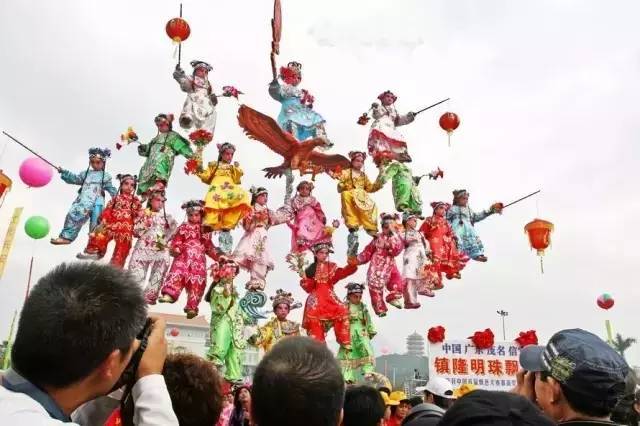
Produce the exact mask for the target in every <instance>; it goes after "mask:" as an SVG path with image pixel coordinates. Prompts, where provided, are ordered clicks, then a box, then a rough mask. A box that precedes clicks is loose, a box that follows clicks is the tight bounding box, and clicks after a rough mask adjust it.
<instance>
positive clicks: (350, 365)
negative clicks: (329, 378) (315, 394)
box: [338, 283, 376, 383]
mask: <svg viewBox="0 0 640 426" xmlns="http://www.w3.org/2000/svg"><path fill="white" fill-rule="evenodd" d="M363 291H364V285H363V284H360V283H349V284H348V285H347V298H349V296H351V295H352V294H359V295H360V298H358V301H357V303H353V302H351V301H348V302H347V304H346V305H347V308H348V309H349V328H350V332H351V351H347V350H345V349H344V348H343V347H341V348H340V349H339V350H338V360H339V361H340V366H341V367H342V375H343V377H344V380H345V382H347V383H355V382H356V381H357V379H358V377H357V375H358V373H359V372H361V373H362V374H364V375H369V374H370V373H372V372H373V371H374V370H375V362H376V361H375V355H374V353H373V347H372V346H371V339H373V337H374V336H375V335H376V329H375V327H374V325H373V322H372V321H371V315H369V309H368V308H367V305H365V304H364V303H362V301H361V300H360V299H361V297H362V293H363Z"/></svg>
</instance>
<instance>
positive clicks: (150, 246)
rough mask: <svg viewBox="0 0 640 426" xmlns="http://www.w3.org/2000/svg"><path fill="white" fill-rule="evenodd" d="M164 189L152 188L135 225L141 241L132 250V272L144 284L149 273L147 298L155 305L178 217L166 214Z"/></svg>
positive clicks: (136, 233) (168, 262)
mask: <svg viewBox="0 0 640 426" xmlns="http://www.w3.org/2000/svg"><path fill="white" fill-rule="evenodd" d="M165 201H166V198H165V192H164V190H162V189H151V190H150V192H149V198H148V201H147V208H146V209H145V210H144V212H143V214H142V215H140V216H139V217H138V218H137V219H136V221H135V224H134V227H133V233H134V235H135V236H136V237H138V240H137V241H136V245H135V247H134V248H133V252H132V253H131V259H130V260H129V271H131V273H132V274H133V275H134V276H135V277H136V278H137V280H138V281H139V282H140V283H141V284H144V283H145V282H146V280H147V273H148V274H149V281H148V283H147V285H146V287H145V290H144V298H145V300H146V302H147V303H148V304H150V305H155V303H156V301H157V300H158V293H160V286H161V285H162V282H163V281H164V276H165V274H166V273H167V270H168V269H169V265H170V264H171V256H170V255H169V247H168V245H169V243H168V242H169V240H170V239H171V237H172V236H173V234H174V233H175V231H176V228H177V226H178V225H177V223H176V220H175V219H174V218H173V217H172V216H171V215H169V214H167V213H166V211H165V208H164V203H165Z"/></svg>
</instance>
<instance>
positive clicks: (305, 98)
mask: <svg viewBox="0 0 640 426" xmlns="http://www.w3.org/2000/svg"><path fill="white" fill-rule="evenodd" d="M315 100H316V98H314V97H313V95H312V94H311V93H309V92H308V91H307V90H305V89H302V99H300V102H301V103H302V105H304V106H306V107H307V108H313V101H315Z"/></svg>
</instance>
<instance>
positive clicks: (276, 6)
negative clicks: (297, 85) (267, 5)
mask: <svg viewBox="0 0 640 426" xmlns="http://www.w3.org/2000/svg"><path fill="white" fill-rule="evenodd" d="M281 37H282V7H281V6H280V0H274V2H273V18H272V19H271V72H272V73H273V79H274V80H275V79H277V78H278V73H277V71H276V55H279V54H280V38H281Z"/></svg>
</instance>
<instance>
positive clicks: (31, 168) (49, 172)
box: [18, 157, 53, 188]
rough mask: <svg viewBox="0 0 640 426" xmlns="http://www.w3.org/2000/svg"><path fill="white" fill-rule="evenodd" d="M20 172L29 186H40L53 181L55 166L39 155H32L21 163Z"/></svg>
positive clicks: (22, 178) (21, 177)
mask: <svg viewBox="0 0 640 426" xmlns="http://www.w3.org/2000/svg"><path fill="white" fill-rule="evenodd" d="M18 174H19V175H20V179H21V180H22V181H23V182H24V183H25V184H26V185H27V186H30V187H32V188H40V187H41V186H45V185H46V184H48V183H49V182H51V177H52V176H53V168H52V167H51V166H50V165H48V164H47V163H46V162H44V161H43V160H41V159H40V158H38V157H31V158H27V159H26V160H24V161H23V162H22V164H20V169H19V170H18Z"/></svg>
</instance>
